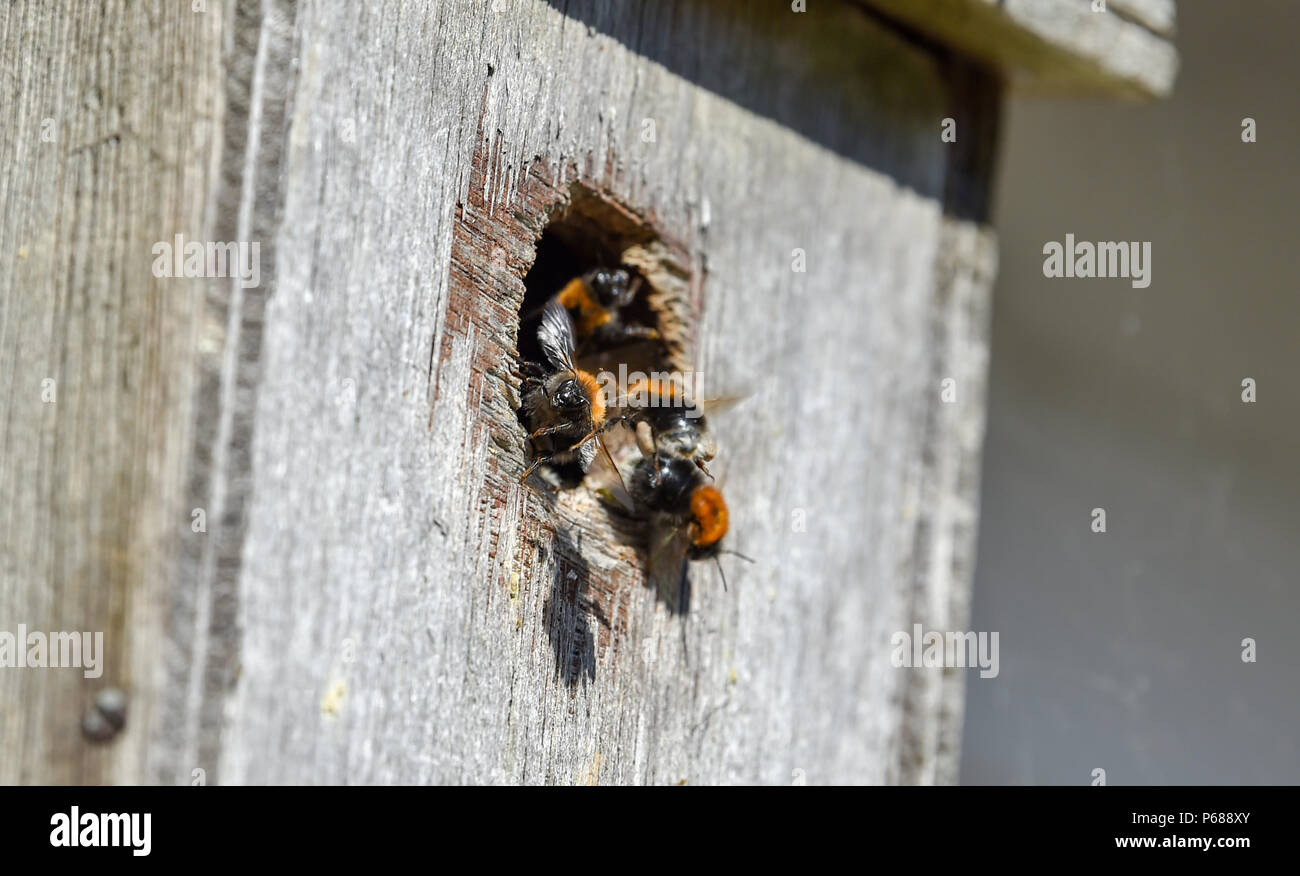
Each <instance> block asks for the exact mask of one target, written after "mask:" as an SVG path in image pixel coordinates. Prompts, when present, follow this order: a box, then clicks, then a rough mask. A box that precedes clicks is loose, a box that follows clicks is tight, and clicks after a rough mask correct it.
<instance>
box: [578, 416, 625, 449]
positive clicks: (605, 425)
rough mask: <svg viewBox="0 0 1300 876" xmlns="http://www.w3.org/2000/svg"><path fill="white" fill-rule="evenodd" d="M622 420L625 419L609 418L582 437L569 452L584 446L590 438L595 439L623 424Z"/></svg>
mask: <svg viewBox="0 0 1300 876" xmlns="http://www.w3.org/2000/svg"><path fill="white" fill-rule="evenodd" d="M624 419H626V418H624V417H611V418H610V419H608V420H606V421H605V422H604V423H602V424H601V425H599V426H597V427H596V428H595V429H592V430H591V431H590V432H588V433H587V434H586V435H583V436H582V438H581V439H580V440H579V441H578V443H577V444H574V445H573V446H572V447H570V448H569V450H577V449H578V448H579V447H581V446H582V445H584V444H586V443H587V442H588V441H590V440H591V439H592V438H595V437H596V436H597V435H602V434H604V433H605V432H608V431H609V430H610V429H611V428H612V427H613V426H614V425H615V424H617V423H621V422H623V420H624Z"/></svg>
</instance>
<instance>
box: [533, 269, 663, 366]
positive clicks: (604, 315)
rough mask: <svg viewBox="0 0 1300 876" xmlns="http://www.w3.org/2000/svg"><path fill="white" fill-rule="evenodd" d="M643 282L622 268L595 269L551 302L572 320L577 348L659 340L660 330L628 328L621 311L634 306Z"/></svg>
mask: <svg viewBox="0 0 1300 876" xmlns="http://www.w3.org/2000/svg"><path fill="white" fill-rule="evenodd" d="M640 286H641V278H640V277H639V276H638V277H636V278H633V277H632V275H631V274H629V273H628V272H627V271H626V270H624V269H623V268H617V269H615V270H610V269H608V268H596V269H595V270H592V271H588V272H587V273H585V274H583V275H582V276H581V277H575V278H574V279H572V280H570V281H569V282H568V283H567V284H566V285H565V287H564V288H563V289H561V290H560V291H559V292H557V293H556V294H555V297H554V298H553V299H552V300H554V301H558V302H559V303H560V304H561V305H562V306H563V307H564V309H565V310H567V311H568V312H569V314H570V316H571V317H572V319H573V323H574V329H575V332H576V334H575V337H576V340H577V345H576V346H577V347H578V348H579V349H583V350H585V349H587V348H588V347H593V348H595V349H597V350H606V349H609V348H610V347H617V346H621V345H622V344H627V343H631V342H633V341H657V340H660V336H659V330H658V329H654V328H651V327H649V326H644V325H628V324H627V323H625V322H623V319H622V315H621V313H620V311H621V310H622V309H623V308H624V307H627V306H628V305H629V304H631V303H632V300H633V299H634V298H636V293H637V290H638V289H639V288H640Z"/></svg>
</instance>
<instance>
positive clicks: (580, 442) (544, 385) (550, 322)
mask: <svg viewBox="0 0 1300 876" xmlns="http://www.w3.org/2000/svg"><path fill="white" fill-rule="evenodd" d="M537 342H538V344H540V345H541V348H542V352H543V354H544V355H545V356H546V361H547V362H548V363H550V366H551V369H552V370H551V371H550V372H549V373H548V372H546V371H545V370H544V369H542V367H541V366H540V365H537V364H536V363H533V362H524V363H523V365H522V368H523V369H524V371H525V376H524V385H523V399H522V402H523V409H524V413H525V415H526V417H527V420H528V425H529V428H531V429H532V430H533V431H532V433H531V434H529V436H528V441H529V445H530V448H531V449H532V452H533V457H534V458H533V462H532V464H531V465H529V466H528V468H527V470H525V471H524V473H523V475H522V476H521V477H520V478H519V482H520V483H521V484H522V483H523V482H524V481H526V480H528V476H529V475H531V474H532V473H533V472H534V471H536V470H537V467H538V466H539V465H541V464H542V463H544V462H545V463H560V464H563V463H568V462H573V461H575V460H576V461H577V462H578V464H579V466H580V467H581V469H582V471H583V472H586V471H587V469H588V468H590V467H591V463H592V460H594V459H595V458H596V449H597V446H599V448H600V449H601V450H603V451H604V452H605V457H606V459H608V460H609V464H610V466H611V467H613V468H614V470H615V472H617V471H618V467H617V466H615V465H614V461H613V458H612V457H610V456H609V451H608V450H607V449H606V448H605V444H604V441H603V440H602V439H601V432H602V431H604V429H606V428H608V426H609V425H610V424H609V423H608V422H607V421H606V417H605V396H604V390H603V388H602V387H601V385H600V383H599V382H598V381H597V380H596V377H595V375H593V374H592V373H591V372H589V371H584V370H582V369H581V368H579V367H578V366H577V364H576V359H577V353H576V352H575V348H574V329H573V321H572V320H570V319H569V313H568V311H567V310H565V308H564V306H563V305H562V304H560V303H559V301H557V300H556V299H552V300H551V301H549V302H547V304H546V307H545V308H544V310H543V311H542V322H541V325H540V326H539V327H538V329H537Z"/></svg>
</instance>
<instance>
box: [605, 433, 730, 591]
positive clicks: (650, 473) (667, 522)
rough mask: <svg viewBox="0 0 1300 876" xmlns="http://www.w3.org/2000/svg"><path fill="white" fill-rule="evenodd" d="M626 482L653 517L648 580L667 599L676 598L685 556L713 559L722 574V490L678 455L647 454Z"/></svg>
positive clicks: (725, 518)
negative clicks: (720, 555)
mask: <svg viewBox="0 0 1300 876" xmlns="http://www.w3.org/2000/svg"><path fill="white" fill-rule="evenodd" d="M628 488H629V490H630V492H631V494H632V498H633V499H635V500H636V502H637V503H638V504H639V505H640V506H641V507H642V508H644V509H645V510H646V511H647V512H648V515H647V516H648V517H649V520H650V523H651V527H650V541H649V552H648V553H649V563H648V571H649V577H650V581H651V583H652V584H653V585H654V586H655V587H656V589H657V590H658V591H659V593H660V594H661V595H663V596H664V597H665V598H666V599H667V600H668V601H669V602H670V604H677V603H679V601H680V593H681V584H682V581H683V579H684V577H685V573H686V567H687V561H688V560H702V559H713V560H714V562H717V563H718V573H719V575H722V587H723V589H724V590H725V589H726V586H727V578H726V575H724V574H723V573H722V564H721V563H720V562H718V555H719V554H721V553H731V554H735V555H736V556H739V557H741V558H742V559H744V560H748V561H749V562H753V561H752V560H750V558H749V557H746V556H745V555H744V554H740V553H737V552H736V551H732V550H726V549H724V548H723V547H722V539H723V538H724V537H725V536H726V534H727V531H728V529H729V528H730V525H731V523H730V513H729V512H728V510H727V503H726V501H724V500H723V498H722V491H721V490H719V489H718V488H717V487H715V486H713V485H712V484H710V483H708V482H707V481H706V480H705V476H704V473H703V472H702V471H701V470H700V468H699V466H698V465H696V464H695V463H693V462H692V461H691V460H689V459H687V458H685V457H681V456H659V457H657V458H656V457H655V456H645V457H642V458H641V460H639V461H638V462H637V464H636V467H635V468H634V469H633V470H632V475H631V482H630V484H629V485H628Z"/></svg>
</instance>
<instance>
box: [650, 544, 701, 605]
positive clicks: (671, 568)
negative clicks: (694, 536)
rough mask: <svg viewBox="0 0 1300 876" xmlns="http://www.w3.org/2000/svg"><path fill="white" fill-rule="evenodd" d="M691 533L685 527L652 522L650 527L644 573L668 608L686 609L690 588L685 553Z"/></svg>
mask: <svg viewBox="0 0 1300 876" xmlns="http://www.w3.org/2000/svg"><path fill="white" fill-rule="evenodd" d="M690 538H691V537H690V533H689V531H688V530H687V529H686V527H684V526H670V525H655V526H652V527H651V529H650V547H649V561H648V564H647V569H646V571H647V573H648V577H649V579H650V586H651V587H653V588H654V589H655V592H656V593H658V595H659V598H660V599H662V600H663V601H664V603H665V604H667V606H668V608H669V610H670V611H672V612H674V613H677V612H683V611H685V610H686V609H687V607H688V606H687V601H688V599H689V596H690V594H689V591H688V589H687V580H686V566H687V560H686V552H687V550H688V549H689V547H690Z"/></svg>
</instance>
